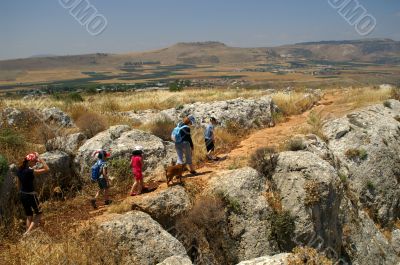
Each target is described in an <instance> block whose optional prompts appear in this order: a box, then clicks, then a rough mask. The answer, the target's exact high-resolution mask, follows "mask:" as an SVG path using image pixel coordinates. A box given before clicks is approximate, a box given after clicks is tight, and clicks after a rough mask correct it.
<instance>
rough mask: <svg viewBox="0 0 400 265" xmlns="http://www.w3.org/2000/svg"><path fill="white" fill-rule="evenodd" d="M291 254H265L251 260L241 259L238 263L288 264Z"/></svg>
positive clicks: (240, 264) (243, 264)
mask: <svg viewBox="0 0 400 265" xmlns="http://www.w3.org/2000/svg"><path fill="white" fill-rule="evenodd" d="M290 256H291V254H288V253H282V254H278V255H275V256H272V257H271V256H265V257H260V258H256V259H252V260H247V261H242V262H240V263H239V264H238V265H288V264H289V263H288V260H289V258H290Z"/></svg>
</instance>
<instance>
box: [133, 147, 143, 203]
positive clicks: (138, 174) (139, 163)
mask: <svg viewBox="0 0 400 265" xmlns="http://www.w3.org/2000/svg"><path fill="white" fill-rule="evenodd" d="M131 168H132V173H133V176H134V178H135V182H134V183H133V185H132V188H131V192H130V195H131V196H136V195H139V194H141V193H142V189H143V173H142V168H143V147H141V146H136V147H135V149H134V150H133V152H132V157H131Z"/></svg>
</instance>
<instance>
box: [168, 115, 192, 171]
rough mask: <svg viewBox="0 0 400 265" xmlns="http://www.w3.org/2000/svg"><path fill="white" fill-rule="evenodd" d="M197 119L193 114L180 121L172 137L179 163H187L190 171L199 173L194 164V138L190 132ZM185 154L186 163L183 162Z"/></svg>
mask: <svg viewBox="0 0 400 265" xmlns="http://www.w3.org/2000/svg"><path fill="white" fill-rule="evenodd" d="M195 122H196V119H195V118H194V117H193V116H191V115H190V116H187V117H185V118H184V119H183V121H182V122H180V123H178V125H177V126H176V128H175V129H174V130H173V131H172V135H171V138H172V140H173V141H174V142H175V149H176V153H177V155H178V161H177V164H178V165H183V164H186V165H188V166H189V169H190V173H191V174H193V175H195V174H197V172H196V170H195V169H194V166H193V161H192V156H193V150H194V146H193V140H192V136H191V134H190V126H191V125H193V124H195ZM183 156H185V163H184V162H183Z"/></svg>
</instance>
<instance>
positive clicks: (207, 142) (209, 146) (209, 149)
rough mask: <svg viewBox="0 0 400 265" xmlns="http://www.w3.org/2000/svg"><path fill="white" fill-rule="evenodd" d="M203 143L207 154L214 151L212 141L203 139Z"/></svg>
mask: <svg viewBox="0 0 400 265" xmlns="http://www.w3.org/2000/svg"><path fill="white" fill-rule="evenodd" d="M205 142H206V149H207V152H210V151H214V150H215V145H214V141H213V140H210V139H205Z"/></svg>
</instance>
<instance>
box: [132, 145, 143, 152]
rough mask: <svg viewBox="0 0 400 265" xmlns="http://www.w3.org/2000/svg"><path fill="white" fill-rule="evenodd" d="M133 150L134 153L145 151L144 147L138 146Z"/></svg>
mask: <svg viewBox="0 0 400 265" xmlns="http://www.w3.org/2000/svg"><path fill="white" fill-rule="evenodd" d="M133 150H134V151H143V146H141V145H137V146H135V148H134V149H133Z"/></svg>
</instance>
